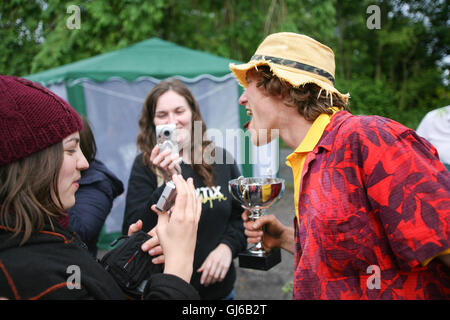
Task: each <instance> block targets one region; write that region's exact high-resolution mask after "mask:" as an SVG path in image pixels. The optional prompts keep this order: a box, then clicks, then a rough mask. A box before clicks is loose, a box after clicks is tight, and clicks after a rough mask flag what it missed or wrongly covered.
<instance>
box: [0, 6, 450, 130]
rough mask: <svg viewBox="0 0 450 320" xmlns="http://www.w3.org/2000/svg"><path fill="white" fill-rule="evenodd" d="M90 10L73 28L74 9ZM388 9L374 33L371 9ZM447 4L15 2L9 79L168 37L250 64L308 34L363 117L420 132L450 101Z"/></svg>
mask: <svg viewBox="0 0 450 320" xmlns="http://www.w3.org/2000/svg"><path fill="white" fill-rule="evenodd" d="M72 4H74V5H78V6H79V7H80V9H81V29H79V30H70V29H68V28H67V27H66V20H67V19H68V18H69V17H70V13H67V11H66V10H67V7H69V6H70V5H72ZM373 4H375V5H377V6H379V8H380V9H381V10H380V11H381V28H380V29H373V30H370V29H368V28H367V25H366V21H367V19H368V18H369V17H370V15H371V13H367V12H366V10H367V8H368V6H369V5H373ZM449 23H450V19H449V1H448V0H434V1H433V0H422V1H417V0H382V1H375V0H372V1H371V0H361V1H350V0H342V1H337V0H253V1H241V0H151V1H145V0H127V1H124V0H109V1H100V0H91V1H86V0H84V1H79V2H73V1H63V0H47V1H44V0H11V1H2V2H1V3H0V73H2V74H12V75H19V76H23V75H27V74H30V73H35V72H38V71H42V70H46V69H49V68H53V67H56V66H59V65H63V64H66V63H70V62H74V61H77V60H80V59H84V58H87V57H91V56H94V55H97V54H100V53H104V52H108V51H111V50H115V49H119V48H123V47H126V46H128V45H130V44H132V43H135V42H138V41H142V40H144V39H148V38H150V37H155V36H156V37H159V38H161V39H165V40H168V41H171V42H175V43H178V44H180V45H183V46H186V47H190V48H193V49H198V50H203V51H207V52H210V53H213V54H217V55H220V56H224V57H228V58H232V59H236V60H240V61H247V60H248V59H249V58H250V57H251V56H252V54H253V53H254V51H255V49H256V48H257V46H258V44H259V43H260V42H261V41H262V40H263V39H264V37H265V36H266V35H268V34H270V33H273V32H279V31H290V32H298V33H304V34H307V35H309V36H311V37H313V38H315V39H317V40H319V41H320V42H322V43H325V44H327V45H328V46H330V47H331V48H332V49H333V51H334V52H335V55H336V86H337V87H338V88H339V89H340V90H341V91H343V92H350V94H351V108H352V112H353V113H354V114H378V115H382V116H386V117H390V118H392V119H395V120H397V121H399V122H401V123H403V124H405V125H406V126H408V127H410V128H413V129H415V128H416V127H417V125H418V123H419V121H420V119H421V118H422V117H423V116H424V115H425V113H426V112H428V111H430V110H432V109H435V108H438V107H442V106H445V105H448V104H450V95H449V60H450V59H449V43H450V41H449V40H450V39H449V37H450V32H449Z"/></svg>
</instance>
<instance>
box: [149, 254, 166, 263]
mask: <svg viewBox="0 0 450 320" xmlns="http://www.w3.org/2000/svg"><path fill="white" fill-rule="evenodd" d="M152 262H153V264H163V263H164V262H166V260H165V258H164V255H163V254H162V255H159V256H157V257H156V258H153V259H152Z"/></svg>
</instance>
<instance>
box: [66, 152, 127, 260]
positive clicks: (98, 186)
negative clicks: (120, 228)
mask: <svg viewBox="0 0 450 320" xmlns="http://www.w3.org/2000/svg"><path fill="white" fill-rule="evenodd" d="M79 185H80V188H79V189H78V191H77V192H76V193H75V199H76V201H75V205H74V206H73V207H72V208H70V209H69V226H70V228H71V229H72V230H73V231H75V232H76V233H77V234H78V235H80V237H81V240H83V242H84V243H86V244H87V246H88V248H89V252H91V254H92V255H93V256H94V257H95V256H96V254H97V242H98V237H99V235H100V231H101V230H102V227H103V225H104V223H105V220H106V217H107V216H108V214H109V212H110V211H111V208H112V205H113V201H114V199H115V198H116V197H117V196H119V195H120V194H122V193H123V184H122V182H121V181H120V180H119V179H118V178H117V177H116V175H115V174H114V173H112V172H111V171H110V170H109V169H108V168H107V167H106V166H105V165H104V164H103V163H102V162H101V161H99V160H94V161H92V162H91V163H90V164H89V169H87V170H85V171H82V172H81V180H80V181H79Z"/></svg>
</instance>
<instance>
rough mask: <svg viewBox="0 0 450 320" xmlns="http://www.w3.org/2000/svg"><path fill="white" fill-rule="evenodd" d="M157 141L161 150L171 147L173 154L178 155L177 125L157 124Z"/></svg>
mask: <svg viewBox="0 0 450 320" xmlns="http://www.w3.org/2000/svg"><path fill="white" fill-rule="evenodd" d="M156 143H157V144H158V146H159V148H160V149H161V151H160V152H163V151H164V150H167V149H170V150H171V151H172V154H175V155H178V142H177V135H176V125H175V124H174V123H172V124H161V125H158V126H156Z"/></svg>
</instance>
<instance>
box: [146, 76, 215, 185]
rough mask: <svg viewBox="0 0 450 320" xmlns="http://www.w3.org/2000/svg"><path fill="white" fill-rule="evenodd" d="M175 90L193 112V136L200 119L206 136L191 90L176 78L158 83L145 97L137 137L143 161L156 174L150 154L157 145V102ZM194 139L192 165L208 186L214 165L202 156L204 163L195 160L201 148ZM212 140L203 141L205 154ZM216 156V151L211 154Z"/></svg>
mask: <svg viewBox="0 0 450 320" xmlns="http://www.w3.org/2000/svg"><path fill="white" fill-rule="evenodd" d="M170 90H171V91H174V92H176V93H178V94H179V95H181V96H182V97H184V98H185V99H186V101H187V103H188V105H189V107H190V109H191V112H192V124H191V137H193V136H194V123H195V121H200V122H201V124H202V137H204V136H205V132H206V125H205V122H204V121H203V118H202V115H201V113H200V108H199V106H198V103H197V101H196V100H195V98H194V96H193V95H192V93H191V91H190V90H189V89H188V88H187V87H186V86H185V85H184V84H183V82H181V81H180V80H178V79H176V78H168V79H166V80H163V81H161V82H159V83H158V84H156V85H155V86H154V87H153V88H152V90H151V91H150V92H149V94H148V96H147V98H146V99H145V102H144V105H143V106H142V113H141V117H140V119H139V128H140V131H139V134H138V137H137V145H138V147H139V149H140V150H141V151H142V152H143V162H144V165H146V166H147V167H149V168H150V169H151V170H152V171H153V172H154V173H155V174H157V172H156V168H154V166H153V165H152V164H151V163H150V154H151V152H152V150H153V148H154V147H155V145H156V132H155V131H156V127H155V124H154V118H155V110H156V104H157V102H158V99H159V97H160V96H162V95H163V94H164V93H166V92H167V91H170ZM193 140H194V139H191V166H192V167H193V169H194V171H195V172H196V173H198V174H199V175H200V176H201V177H202V178H203V181H204V182H205V184H206V185H207V186H211V185H212V184H213V173H212V166H211V165H210V164H208V163H206V162H205V161H204V159H203V156H202V163H201V164H198V163H196V162H197V161H194V155H195V154H196V152H199V150H195V147H196V146H194V141H193ZM211 143H212V142H211V141H208V140H203V141H202V146H201V148H202V150H200V152H201V154H202V155H203V151H204V149H205V148H206V147H207V146H208V145H210V144H211ZM211 155H212V156H214V152H212V154H211Z"/></svg>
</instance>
